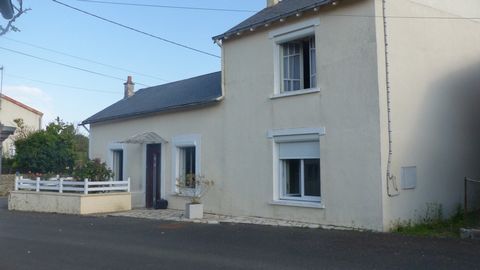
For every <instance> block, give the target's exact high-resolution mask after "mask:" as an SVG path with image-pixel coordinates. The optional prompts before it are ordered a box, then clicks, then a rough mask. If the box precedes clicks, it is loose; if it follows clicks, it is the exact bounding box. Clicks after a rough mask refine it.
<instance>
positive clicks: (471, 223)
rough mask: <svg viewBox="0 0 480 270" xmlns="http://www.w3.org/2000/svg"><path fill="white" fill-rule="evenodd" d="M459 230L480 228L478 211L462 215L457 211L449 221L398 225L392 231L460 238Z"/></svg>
mask: <svg viewBox="0 0 480 270" xmlns="http://www.w3.org/2000/svg"><path fill="white" fill-rule="evenodd" d="M460 228H480V211H476V212H472V213H468V214H467V215H466V216H464V215H463V213H462V211H457V214H455V215H454V216H453V217H451V218H449V219H441V218H436V219H430V220H426V221H424V222H422V223H418V224H413V223H412V222H406V223H400V224H398V225H397V226H395V228H394V229H393V230H392V232H394V233H399V234H404V235H414V236H427V237H454V238H459V237H460Z"/></svg>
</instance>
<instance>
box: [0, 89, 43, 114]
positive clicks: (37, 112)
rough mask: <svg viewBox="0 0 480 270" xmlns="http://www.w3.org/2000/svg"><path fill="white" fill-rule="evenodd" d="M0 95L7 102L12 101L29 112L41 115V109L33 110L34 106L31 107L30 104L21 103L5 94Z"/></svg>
mask: <svg viewBox="0 0 480 270" xmlns="http://www.w3.org/2000/svg"><path fill="white" fill-rule="evenodd" d="M0 97H1V98H2V99H4V100H7V101H9V102H11V103H13V104H15V105H17V106H19V107H21V108H24V109H25V110H28V111H31V112H32V113H34V114H37V115H39V116H43V113H42V112H41V111H38V110H35V109H34V108H32V107H30V106H27V105H25V104H23V103H21V102H20V101H18V100H15V99H13V98H11V97H9V96H6V95H4V94H0Z"/></svg>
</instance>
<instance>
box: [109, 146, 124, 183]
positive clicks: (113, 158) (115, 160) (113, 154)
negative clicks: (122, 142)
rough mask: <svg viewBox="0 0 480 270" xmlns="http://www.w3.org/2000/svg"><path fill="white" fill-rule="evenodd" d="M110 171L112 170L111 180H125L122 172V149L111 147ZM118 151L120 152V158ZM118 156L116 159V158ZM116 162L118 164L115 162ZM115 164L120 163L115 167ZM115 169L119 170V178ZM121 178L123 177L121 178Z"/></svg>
mask: <svg viewBox="0 0 480 270" xmlns="http://www.w3.org/2000/svg"><path fill="white" fill-rule="evenodd" d="M111 151H112V172H113V181H124V180H125V174H124V171H123V169H124V167H125V160H124V157H125V152H124V151H123V149H112V150H111ZM119 153H121V158H119V157H120V155H119ZM117 158H118V160H117ZM117 163H118V164H117ZM120 163H121V165H120ZM117 165H120V166H118V167H117ZM117 170H118V171H119V172H121V175H122V177H121V178H120V177H119V176H118V174H117ZM122 178H123V179H122Z"/></svg>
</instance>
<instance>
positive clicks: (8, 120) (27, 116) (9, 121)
mask: <svg viewBox="0 0 480 270" xmlns="http://www.w3.org/2000/svg"><path fill="white" fill-rule="evenodd" d="M42 117H43V113H42V112H40V111H38V110H36V109H34V108H32V107H30V106H27V105H25V104H24V103H22V102H20V101H18V100H15V99H13V98H11V97H9V96H6V95H4V94H0V123H1V124H2V125H4V126H5V128H6V127H9V128H15V127H16V124H15V122H14V120H15V119H22V120H23V124H24V125H25V127H26V128H27V129H28V130H31V131H35V130H39V129H40V128H41V127H42ZM2 153H3V155H4V156H9V157H10V156H12V155H14V154H15V145H14V141H13V139H12V138H11V137H10V138H7V139H6V140H5V141H4V142H3V144H2Z"/></svg>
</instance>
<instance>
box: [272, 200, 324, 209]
mask: <svg viewBox="0 0 480 270" xmlns="http://www.w3.org/2000/svg"><path fill="white" fill-rule="evenodd" d="M269 204H272V205H283V206H294V207H305V208H317V209H325V205H323V204H322V203H321V202H307V201H305V202H302V201H291V200H273V201H270V202H269Z"/></svg>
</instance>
